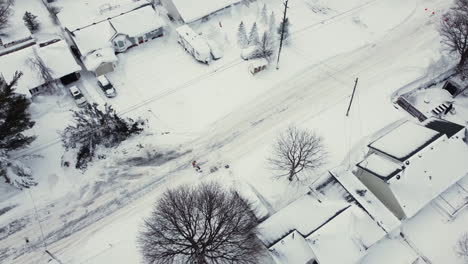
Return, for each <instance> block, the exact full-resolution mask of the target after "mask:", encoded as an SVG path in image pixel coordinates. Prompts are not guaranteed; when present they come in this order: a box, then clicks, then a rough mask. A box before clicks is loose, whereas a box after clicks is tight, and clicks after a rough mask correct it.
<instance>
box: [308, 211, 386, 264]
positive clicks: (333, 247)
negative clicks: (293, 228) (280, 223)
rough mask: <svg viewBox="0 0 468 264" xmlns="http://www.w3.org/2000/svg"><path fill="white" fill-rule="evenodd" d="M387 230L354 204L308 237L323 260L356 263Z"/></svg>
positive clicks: (326, 262) (324, 263) (326, 261)
mask: <svg viewBox="0 0 468 264" xmlns="http://www.w3.org/2000/svg"><path fill="white" fill-rule="evenodd" d="M385 234H386V233H385V232H384V231H383V230H382V229H381V228H380V227H379V226H378V225H377V224H376V223H375V222H374V221H373V220H372V219H371V218H370V216H369V215H367V214H366V213H365V212H363V211H362V210H361V209H359V208H357V207H356V206H354V205H353V206H350V207H348V208H347V209H346V210H344V211H343V212H341V213H340V214H338V215H337V216H336V217H334V218H333V219H331V220H330V221H329V222H327V223H326V224H325V225H324V226H322V227H320V228H319V229H318V230H317V231H314V232H313V233H312V234H311V235H310V236H308V237H307V238H306V239H307V241H308V243H309V245H310V247H311V248H312V251H313V252H314V254H315V255H316V257H317V259H318V261H319V263H320V264H335V263H343V264H353V263H358V260H359V259H360V258H362V257H363V256H364V255H365V254H366V253H367V252H366V250H367V248H369V247H370V246H372V245H373V244H374V243H376V242H377V241H379V240H380V239H381V238H382V237H384V236H385Z"/></svg>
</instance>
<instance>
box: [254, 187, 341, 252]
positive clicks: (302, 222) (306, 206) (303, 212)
mask: <svg viewBox="0 0 468 264" xmlns="http://www.w3.org/2000/svg"><path fill="white" fill-rule="evenodd" d="M346 206H347V204H346V203H344V202H335V201H333V202H320V201H319V200H317V199H316V198H314V197H313V196H311V195H304V196H303V197H301V198H299V199H298V200H296V201H294V202H292V203H291V204H289V205H288V206H286V207H285V208H283V209H281V210H280V211H279V212H277V213H276V214H274V215H272V216H270V217H269V218H268V219H267V220H265V221H264V222H263V223H261V224H260V225H259V226H258V232H259V238H260V239H261V240H262V241H263V243H264V244H265V245H267V246H271V245H272V244H274V243H277V242H278V241H279V240H280V239H281V238H282V237H283V236H286V235H287V234H289V233H290V232H291V231H293V230H296V231H298V232H299V233H300V234H302V235H303V236H307V235H308V234H309V233H311V232H312V231H314V230H315V229H316V228H318V227H320V226H321V225H322V224H324V223H325V222H326V221H327V220H329V219H330V218H332V217H333V216H334V215H335V214H337V213H338V212H339V211H340V210H343V209H344V208H345V207H346Z"/></svg>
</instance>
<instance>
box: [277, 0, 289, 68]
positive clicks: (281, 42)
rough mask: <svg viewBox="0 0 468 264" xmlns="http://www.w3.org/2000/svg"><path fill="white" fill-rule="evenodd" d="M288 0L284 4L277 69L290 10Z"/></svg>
mask: <svg viewBox="0 0 468 264" xmlns="http://www.w3.org/2000/svg"><path fill="white" fill-rule="evenodd" d="M288 2H289V0H286V2H284V3H283V5H284V13H283V22H281V23H282V25H281V38H280V45H279V50H278V59H277V61H276V69H277V70H278V69H279V60H280V55H281V48H282V47H283V38H284V27H285V26H286V12H287V11H288V8H289V7H288Z"/></svg>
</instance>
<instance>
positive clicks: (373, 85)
mask: <svg viewBox="0 0 468 264" xmlns="http://www.w3.org/2000/svg"><path fill="white" fill-rule="evenodd" d="M419 2H422V1H419ZM426 2H428V1H425V2H424V3H425V4H426V6H429V7H431V8H433V9H436V8H442V7H445V5H446V3H444V2H445V1H442V0H433V1H429V3H426ZM400 4H401V3H400ZM407 7H408V10H407V12H406V15H405V16H404V19H403V20H402V21H401V23H399V24H398V25H397V27H394V28H393V29H392V30H390V31H388V32H387V33H386V34H385V35H384V36H383V37H382V38H381V39H379V40H378V41H376V42H373V43H367V44H365V45H361V46H359V47H358V48H356V49H355V50H353V51H347V52H346V53H343V54H340V55H337V56H334V57H333V58H331V59H327V60H325V61H321V62H319V63H318V62H317V61H314V60H313V59H311V57H312V58H313V55H312V54H313V53H314V51H315V49H314V47H310V48H307V47H305V46H301V47H295V46H293V47H291V48H290V49H285V50H284V55H283V56H284V58H288V57H289V58H297V57H299V58H302V59H303V65H302V67H297V68H296V69H297V70H296V73H295V74H293V76H292V77H287V78H285V79H284V80H283V81H281V82H279V83H277V84H275V85H274V86H273V87H271V88H269V89H268V91H267V92H264V93H261V94H259V95H258V96H256V97H255V98H253V99H252V100H251V101H249V102H246V103H244V104H243V105H242V106H240V107H236V108H235V109H233V110H232V111H231V112H230V113H229V114H227V115H224V116H222V117H221V118H219V119H218V120H217V121H216V122H214V123H212V124H211V125H210V127H209V129H207V130H204V131H202V132H201V133H200V134H201V136H200V137H198V138H196V139H194V140H193V141H191V142H190V143H189V144H188V145H187V146H185V148H186V149H192V150H194V152H193V154H192V155H191V156H195V157H203V159H204V160H207V161H215V160H227V161H236V160H239V159H241V158H243V157H245V156H246V155H248V154H249V153H250V152H253V151H254V150H255V149H260V148H264V146H265V145H269V144H270V142H271V138H272V137H274V135H275V134H276V133H277V132H278V129H280V128H283V127H285V126H287V125H288V124H289V123H291V122H294V123H297V124H303V123H308V122H313V119H314V118H316V117H318V116H320V115H321V114H323V113H325V112H327V111H328V110H330V109H333V108H334V107H336V106H340V104H341V103H343V102H345V100H346V99H347V98H348V97H349V96H350V93H351V89H352V85H353V83H354V78H356V77H359V79H360V83H359V91H360V93H361V94H363V95H364V94H370V95H374V92H375V91H376V90H377V91H381V93H380V94H379V96H380V97H379V98H374V99H375V101H379V102H380V101H383V102H389V99H388V95H389V94H391V92H392V91H394V90H395V89H397V88H398V86H397V85H402V84H404V83H405V82H407V81H410V80H411V79H414V78H415V77H419V76H420V75H423V74H424V68H425V67H426V66H427V63H428V61H427V60H426V57H427V55H428V53H430V52H431V51H432V50H431V48H430V47H432V46H433V44H434V43H436V44H437V43H438V41H439V39H438V33H437V32H436V31H435V29H434V24H432V23H430V20H428V17H427V14H425V13H423V12H420V11H421V10H422V9H423V8H422V6H420V5H415V4H407ZM419 9H420V10H419ZM428 21H429V23H428ZM327 26H328V24H325V25H323V26H322V27H321V28H326V27H327ZM308 32H309V31H308ZM313 32H314V31H313V30H310V32H309V33H310V34H313ZM304 34H305V33H304ZM309 46H311V45H309ZM284 65H287V59H285V62H284ZM240 69H241V68H240V66H239V67H236V66H234V67H231V68H228V69H226V70H224V71H220V72H217V73H216V74H213V75H210V77H209V78H207V79H206V80H201V81H200V82H199V83H197V84H195V85H196V86H199V87H204V86H205V85H204V83H205V82H210V81H211V82H213V81H218V82H222V80H223V79H225V78H227V76H229V75H230V74H232V72H235V71H239V70H240ZM400 74H401V75H402V76H404V77H401V76H396V75H400ZM406 78H407V80H406ZM392 79H398V80H397V81H392ZM400 82H401V83H400ZM201 89H202V88H201ZM178 93H183V91H177V90H176V91H171V93H167V94H164V98H165V99H167V98H169V97H173V98H177V97H178V96H183V95H180V94H178ZM161 98H163V97H162V96H161V97H159V98H157V100H152V101H147V102H143V103H142V104H141V105H139V106H140V107H142V106H143V105H144V107H145V109H146V108H148V109H151V110H153V111H154V112H157V107H158V103H159V100H160V99H161ZM371 100H373V99H372V98H371ZM206 103H207V102H205V101H203V100H201V101H200V102H198V103H197V104H198V105H197V104H196V105H194V106H193V107H194V109H205V110H198V111H210V109H206V107H204V104H206ZM388 104H389V103H388ZM377 107H391V106H377ZM378 110H379V109H376V111H375V112H373V113H372V112H370V113H367V114H365V115H366V120H371V118H372V117H374V118H376V120H375V124H367V126H368V127H369V129H377V128H378V127H380V126H381V124H382V122H383V121H382V120H380V121H379V120H378V119H379V118H380V116H379V113H380V111H378ZM352 111H353V110H352ZM343 116H344V110H343ZM343 116H341V117H340V118H338V119H336V120H335V119H333V120H329V122H330V124H329V125H330V126H333V123H334V122H336V127H341V125H342V123H343V122H346V120H345V119H344V117H343ZM161 118H162V119H163V120H165V117H164V116H162V117H161ZM165 121H167V122H170V120H165ZM344 133H345V131H343V132H340V131H338V133H336V134H333V135H330V137H332V138H334V137H337V140H341V139H340V137H344V135H342V134H344ZM190 159H191V157H187V156H182V157H181V158H179V159H177V160H176V161H173V162H169V163H168V164H167V165H166V166H167V167H168V168H170V169H168V170H166V171H164V173H167V174H163V173H162V172H158V171H155V172H154V173H155V174H158V175H160V176H162V177H164V176H165V175H168V176H170V179H171V182H170V183H169V182H168V181H167V180H162V181H160V182H155V183H154V184H153V185H151V191H148V190H146V191H142V192H141V193H144V195H141V193H140V194H139V195H136V196H142V197H141V198H139V199H137V200H135V201H133V202H132V203H130V204H128V205H126V206H124V207H122V208H120V209H118V210H115V211H114V212H112V213H111V214H109V215H108V216H105V217H104V218H103V219H101V220H99V221H97V222H95V223H92V224H91V223H90V224H89V225H88V226H86V227H84V228H82V229H80V230H77V231H76V232H74V233H72V234H71V235H70V236H67V237H65V238H63V239H61V240H60V241H57V242H55V243H53V244H51V245H49V246H48V249H49V251H51V252H53V253H54V255H56V256H57V257H58V258H59V259H61V261H62V262H64V263H137V262H138V259H139V256H138V253H137V252H136V250H135V245H134V241H135V234H136V231H137V228H138V223H140V221H141V218H142V217H143V216H145V215H146V214H147V213H148V210H149V208H150V206H151V204H152V203H153V202H154V200H155V198H156V197H157V196H158V195H159V194H160V193H161V190H162V189H163V188H166V187H168V186H171V185H175V184H176V182H186V181H193V179H187V177H188V175H191V174H188V173H184V172H183V171H182V172H178V171H177V170H176V169H177V168H179V167H180V164H189V160H190ZM244 177H247V176H244ZM257 187H258V186H257ZM109 200H111V199H105V198H103V199H102V201H100V202H102V204H105V203H106V202H109ZM47 224H48V225H52V226H53V225H54V223H50V222H48V223H47ZM55 224H56V225H57V226H60V225H61V223H55ZM21 239H22V238H21V237H19V238H18V237H17V239H14V240H13V239H11V240H7V241H6V243H18V242H19V241H20V240H21ZM44 257H46V256H44V253H43V251H41V250H40V249H38V250H37V251H35V252H32V253H30V254H25V255H23V256H21V257H19V258H18V259H16V260H14V262H13V263H37V260H38V259H45V258H44Z"/></svg>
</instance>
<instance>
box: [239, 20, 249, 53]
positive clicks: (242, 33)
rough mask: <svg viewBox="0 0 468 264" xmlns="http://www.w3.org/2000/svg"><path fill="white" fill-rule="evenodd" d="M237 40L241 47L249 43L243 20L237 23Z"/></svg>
mask: <svg viewBox="0 0 468 264" xmlns="http://www.w3.org/2000/svg"><path fill="white" fill-rule="evenodd" d="M237 41H238V43H239V46H240V47H241V48H245V47H247V46H248V44H249V40H248V39H247V32H246V31H245V25H244V22H243V21H241V22H240V24H239V30H238V31H237Z"/></svg>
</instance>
